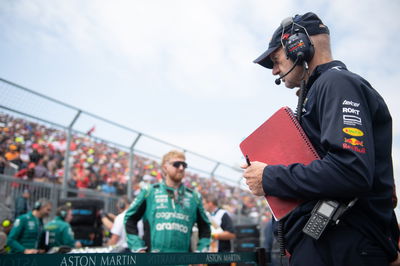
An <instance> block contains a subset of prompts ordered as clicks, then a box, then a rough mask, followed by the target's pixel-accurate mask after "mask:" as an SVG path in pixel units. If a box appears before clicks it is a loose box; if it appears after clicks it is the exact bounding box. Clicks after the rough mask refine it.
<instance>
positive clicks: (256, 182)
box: [241, 161, 267, 196]
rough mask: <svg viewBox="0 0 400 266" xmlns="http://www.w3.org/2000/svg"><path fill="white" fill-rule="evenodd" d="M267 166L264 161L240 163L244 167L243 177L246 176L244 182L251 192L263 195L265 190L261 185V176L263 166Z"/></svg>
mask: <svg viewBox="0 0 400 266" xmlns="http://www.w3.org/2000/svg"><path fill="white" fill-rule="evenodd" d="M266 166H267V164H266V163H262V162H257V161H255V162H251V164H249V163H248V162H247V163H246V164H243V165H241V168H242V169H244V173H243V177H244V178H246V184H247V185H248V186H249V189H250V190H251V192H252V193H253V194H254V195H256V196H265V192H264V189H263V186H262V176H263V172H264V168H265V167H266Z"/></svg>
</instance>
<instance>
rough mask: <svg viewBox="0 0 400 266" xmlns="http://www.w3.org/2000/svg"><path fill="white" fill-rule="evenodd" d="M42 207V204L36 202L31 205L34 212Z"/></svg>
mask: <svg viewBox="0 0 400 266" xmlns="http://www.w3.org/2000/svg"><path fill="white" fill-rule="evenodd" d="M41 207H42V203H41V202H40V201H39V200H38V201H36V202H35V204H34V205H33V209H34V210H39V209H40V208H41Z"/></svg>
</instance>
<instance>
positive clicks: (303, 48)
mask: <svg viewBox="0 0 400 266" xmlns="http://www.w3.org/2000/svg"><path fill="white" fill-rule="evenodd" d="M297 17H298V16H297V15H296V16H295V17H294V18H292V17H289V18H286V19H284V20H283V21H282V22H281V27H282V34H281V43H282V47H283V48H284V51H285V54H286V57H287V58H288V59H290V60H291V61H292V62H296V64H297V65H302V64H303V63H304V61H305V62H310V61H311V59H312V58H313V56H314V52H315V51H314V44H313V43H312V41H311V38H310V35H309V34H308V32H307V29H306V28H305V27H303V26H301V25H300V24H297V23H296V19H297ZM290 25H291V28H290V33H287V32H285V28H287V27H288V26H290ZM302 31H303V32H302Z"/></svg>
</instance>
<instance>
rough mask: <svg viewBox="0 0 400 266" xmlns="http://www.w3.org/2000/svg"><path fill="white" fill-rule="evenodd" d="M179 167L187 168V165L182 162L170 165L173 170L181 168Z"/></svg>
mask: <svg viewBox="0 0 400 266" xmlns="http://www.w3.org/2000/svg"><path fill="white" fill-rule="evenodd" d="M181 165H182V166H183V169H185V168H187V167H188V165H187V163H186V162H183V161H176V162H173V163H172V166H173V167H175V168H179V167H181Z"/></svg>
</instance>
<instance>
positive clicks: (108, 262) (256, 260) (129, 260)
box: [0, 248, 267, 266]
mask: <svg viewBox="0 0 400 266" xmlns="http://www.w3.org/2000/svg"><path fill="white" fill-rule="evenodd" d="M244 262H251V263H252V264H253V265H267V262H266V260H265V250H264V249H263V248H260V249H258V250H257V251H256V252H224V253H85V254H35V255H23V254H15V255H1V256H0V266H22V265H26V266H28V265H29V266H33V265H38V266H39V265H40V266H114V265H119V266H125V265H126V266H128V265H187V264H219V263H244ZM246 264H247V263H246Z"/></svg>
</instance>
